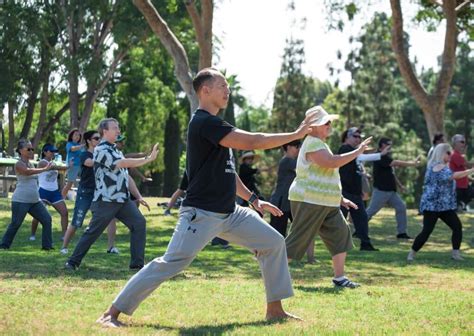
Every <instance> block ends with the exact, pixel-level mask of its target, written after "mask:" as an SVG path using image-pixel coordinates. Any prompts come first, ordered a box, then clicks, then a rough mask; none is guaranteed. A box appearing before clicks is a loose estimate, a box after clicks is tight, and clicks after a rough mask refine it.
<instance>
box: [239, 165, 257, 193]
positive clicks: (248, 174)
mask: <svg viewBox="0 0 474 336" xmlns="http://www.w3.org/2000/svg"><path fill="white" fill-rule="evenodd" d="M257 173H258V169H257V168H252V167H251V166H249V165H248V164H246V163H242V164H241V165H240V168H239V177H240V179H241V180H242V183H243V184H244V185H245V186H246V187H247V188H248V189H249V190H250V191H252V192H254V193H256V194H257V195H259V196H260V191H259V190H258V187H257V179H256V178H255V174H257Z"/></svg>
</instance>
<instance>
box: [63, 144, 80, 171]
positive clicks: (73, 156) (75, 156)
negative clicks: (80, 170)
mask: <svg viewBox="0 0 474 336" xmlns="http://www.w3.org/2000/svg"><path fill="white" fill-rule="evenodd" d="M79 145H80V144H79V143H77V142H74V141H69V142H68V143H67V144H66V164H67V165H68V166H69V164H70V163H71V160H72V162H73V165H74V166H80V165H81V153H82V149H80V150H77V151H74V152H73V151H72V150H71V148H72V147H73V146H79Z"/></svg>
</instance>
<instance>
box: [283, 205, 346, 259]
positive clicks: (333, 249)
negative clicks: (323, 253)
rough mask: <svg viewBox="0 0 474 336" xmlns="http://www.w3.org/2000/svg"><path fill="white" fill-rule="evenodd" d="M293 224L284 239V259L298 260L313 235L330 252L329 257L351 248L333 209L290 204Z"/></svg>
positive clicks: (337, 215) (344, 229)
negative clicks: (285, 253) (285, 256)
mask: <svg viewBox="0 0 474 336" xmlns="http://www.w3.org/2000/svg"><path fill="white" fill-rule="evenodd" d="M291 213H292V214H293V222H292V223H291V227H290V232H289V233H288V237H286V250H287V254H288V258H291V259H296V260H300V259H301V258H302V257H303V256H304V254H305V251H306V249H307V248H308V246H309V244H310V242H311V241H313V240H314V237H315V236H316V234H319V236H320V237H321V240H322V241H323V242H324V244H325V245H326V247H327V249H328V250H329V252H330V253H331V256H335V255H336V254H339V253H342V252H347V251H349V250H350V249H352V247H353V244H352V237H351V230H350V229H349V226H348V225H347V222H346V220H345V219H344V217H343V216H342V213H341V210H340V209H339V208H335V207H328V206H323V205H317V204H311V203H305V202H296V201H291Z"/></svg>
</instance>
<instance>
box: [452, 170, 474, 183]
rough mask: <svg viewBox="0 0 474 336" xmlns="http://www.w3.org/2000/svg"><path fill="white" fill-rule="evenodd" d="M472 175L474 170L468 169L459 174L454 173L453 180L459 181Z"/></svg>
mask: <svg viewBox="0 0 474 336" xmlns="http://www.w3.org/2000/svg"><path fill="white" fill-rule="evenodd" d="M470 174H474V168H471V169H466V170H463V171H459V172H454V173H453V179H455V180H457V179H460V178H463V177H466V176H469V175H470Z"/></svg>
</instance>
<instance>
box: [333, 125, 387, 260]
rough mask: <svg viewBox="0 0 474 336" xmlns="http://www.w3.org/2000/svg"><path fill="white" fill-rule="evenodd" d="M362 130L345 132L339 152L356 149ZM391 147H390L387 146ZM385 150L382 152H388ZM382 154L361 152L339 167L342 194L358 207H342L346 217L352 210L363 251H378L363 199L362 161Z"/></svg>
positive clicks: (351, 129) (353, 129) (371, 159)
mask: <svg viewBox="0 0 474 336" xmlns="http://www.w3.org/2000/svg"><path fill="white" fill-rule="evenodd" d="M361 138H362V136H361V132H360V130H359V129H358V128H357V127H351V128H349V129H348V130H347V131H345V132H344V133H343V138H342V141H343V144H342V146H341V147H340V148H339V150H338V152H337V153H338V154H344V153H349V152H352V151H353V150H355V149H356V148H357V147H358V146H359V145H360V143H361ZM387 148H389V147H387ZM386 153H387V151H384V153H382V154H386ZM380 157H381V154H380V153H378V154H361V155H359V156H358V157H357V159H354V160H352V161H351V162H349V163H347V164H346V165H344V166H342V167H340V168H339V175H340V176H341V185H342V195H343V196H344V197H345V198H347V199H349V200H351V201H352V202H354V203H355V204H356V205H357V209H354V208H349V209H346V208H344V207H341V211H342V213H343V214H344V217H347V213H348V212H350V214H351V218H352V222H353V223H354V227H355V233H354V235H355V236H356V237H357V238H359V239H360V250H361V251H378V249H376V248H374V247H373V246H372V243H371V241H370V238H369V220H368V217H367V212H366V210H365V204H364V201H363V199H362V174H363V168H362V166H361V162H363V161H375V160H380Z"/></svg>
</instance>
